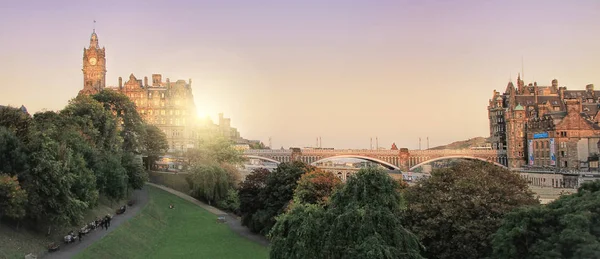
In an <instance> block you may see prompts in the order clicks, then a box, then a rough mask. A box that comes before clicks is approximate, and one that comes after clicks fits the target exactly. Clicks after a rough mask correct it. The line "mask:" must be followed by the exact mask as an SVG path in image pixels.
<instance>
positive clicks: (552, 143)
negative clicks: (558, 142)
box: [550, 138, 556, 165]
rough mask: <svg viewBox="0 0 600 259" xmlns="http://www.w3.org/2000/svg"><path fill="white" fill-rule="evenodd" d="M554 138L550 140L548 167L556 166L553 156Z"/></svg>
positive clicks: (554, 156)
mask: <svg viewBox="0 0 600 259" xmlns="http://www.w3.org/2000/svg"><path fill="white" fill-rule="evenodd" d="M554 152H555V150H554V138H551V139H550V165H556V155H555V154H554Z"/></svg>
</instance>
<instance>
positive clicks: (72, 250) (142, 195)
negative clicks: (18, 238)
mask: <svg viewBox="0 0 600 259" xmlns="http://www.w3.org/2000/svg"><path fill="white" fill-rule="evenodd" d="M132 199H134V200H135V204H134V205H133V206H132V207H128V208H127V211H126V212H125V213H124V214H121V215H114V216H113V219H112V220H111V221H110V227H109V228H108V230H106V229H96V230H92V231H90V233H88V234H87V235H85V236H84V237H83V238H82V239H81V242H79V240H78V241H75V243H71V244H65V243H61V244H60V250H58V251H56V252H53V253H46V254H44V255H42V256H41V257H42V258H48V259H54V258H56V259H58V258H72V257H73V256H75V255H76V254H78V253H80V252H82V251H83V250H85V249H86V248H88V247H89V246H90V245H92V244H93V243H94V242H96V241H98V240H100V239H101V238H103V237H105V236H106V235H108V233H110V232H112V231H113V230H114V229H115V228H117V227H118V226H119V225H121V224H122V223H123V222H125V221H127V220H129V219H131V218H132V217H133V216H135V215H137V214H138V213H139V212H140V210H141V209H142V208H143V207H144V206H145V205H146V203H148V199H149V196H148V191H147V190H146V187H144V188H142V189H141V190H135V191H134V192H133V195H132Z"/></svg>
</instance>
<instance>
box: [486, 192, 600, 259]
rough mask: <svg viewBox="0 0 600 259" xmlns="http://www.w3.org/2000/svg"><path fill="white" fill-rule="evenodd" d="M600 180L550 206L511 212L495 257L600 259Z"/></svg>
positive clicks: (496, 238)
mask: <svg viewBox="0 0 600 259" xmlns="http://www.w3.org/2000/svg"><path fill="white" fill-rule="evenodd" d="M599 226H600V181H598V180H597V181H594V182H589V183H584V184H583V185H582V186H581V187H580V188H579V190H578V192H577V193H575V194H572V195H567V196H562V197H561V198H559V199H558V200H556V201H553V202H551V203H550V204H548V205H541V206H533V207H524V208H521V209H518V210H516V211H514V212H511V213H509V214H508V215H507V216H506V217H505V219H504V221H503V223H502V227H500V229H499V230H498V232H497V233H496V234H495V236H494V240H493V245H494V246H493V247H494V253H493V256H492V258H524V259H527V258H600V227H599Z"/></svg>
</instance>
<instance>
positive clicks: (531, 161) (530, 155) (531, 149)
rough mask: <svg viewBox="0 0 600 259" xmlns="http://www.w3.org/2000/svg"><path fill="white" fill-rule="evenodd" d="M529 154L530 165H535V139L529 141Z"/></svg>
mask: <svg viewBox="0 0 600 259" xmlns="http://www.w3.org/2000/svg"><path fill="white" fill-rule="evenodd" d="M527 153H528V154H527V155H528V156H529V165H533V159H534V158H533V140H531V139H530V140H529V141H527Z"/></svg>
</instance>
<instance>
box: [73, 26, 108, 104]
mask: <svg viewBox="0 0 600 259" xmlns="http://www.w3.org/2000/svg"><path fill="white" fill-rule="evenodd" d="M82 71H83V90H81V91H79V94H87V95H89V94H95V93H98V92H100V91H102V89H104V87H105V86H106V56H105V49H104V47H102V48H100V47H99V45H98V35H96V30H94V31H93V32H92V36H91V38H90V46H89V48H87V49H86V48H83V69H82Z"/></svg>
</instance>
